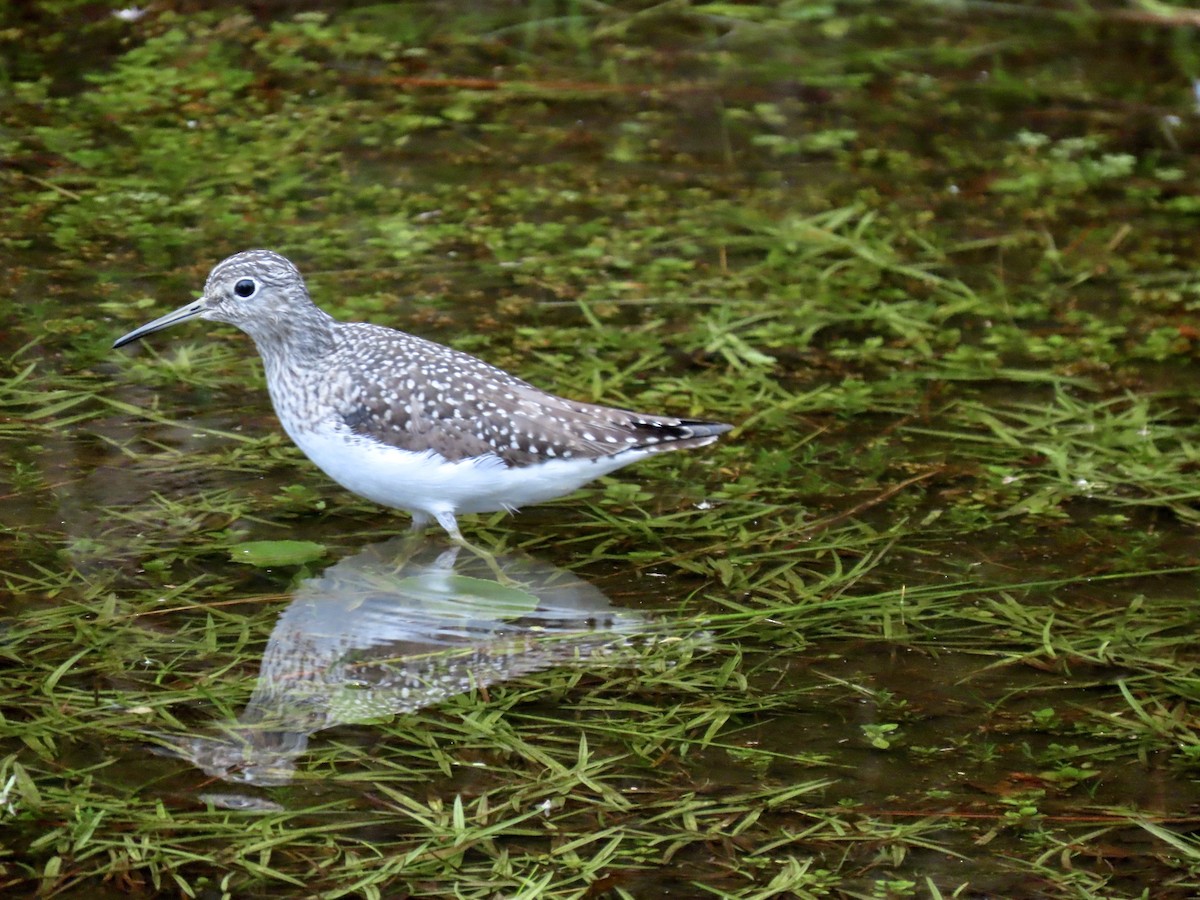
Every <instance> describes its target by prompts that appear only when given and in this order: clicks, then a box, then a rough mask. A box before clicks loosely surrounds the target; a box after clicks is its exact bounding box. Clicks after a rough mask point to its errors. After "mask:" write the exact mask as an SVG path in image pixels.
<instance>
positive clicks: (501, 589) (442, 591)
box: [396, 574, 538, 619]
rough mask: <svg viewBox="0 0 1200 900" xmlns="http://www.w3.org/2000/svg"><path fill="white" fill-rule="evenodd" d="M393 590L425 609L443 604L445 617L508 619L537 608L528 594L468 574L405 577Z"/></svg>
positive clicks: (536, 603) (531, 596) (535, 600)
mask: <svg viewBox="0 0 1200 900" xmlns="http://www.w3.org/2000/svg"><path fill="white" fill-rule="evenodd" d="M396 589H397V591H399V592H400V593H403V594H406V595H409V596H412V597H414V598H419V599H420V601H421V602H422V603H423V604H424V608H425V609H426V610H429V609H431V608H434V607H438V606H442V605H444V607H445V614H446V615H449V616H454V615H460V616H461V615H471V616H477V617H486V618H492V619H511V618H516V617H519V616H523V615H527V614H529V613H531V612H533V611H534V610H535V609H537V606H538V598H537V597H535V596H534V595H533V594H531V593H529V592H528V591H525V590H522V589H521V588H519V587H510V586H509V585H505V584H500V583H499V582H496V581H489V580H488V579H486V578H473V577H471V576H470V575H441V574H439V575H438V576H437V577H436V578H428V577H418V578H405V579H402V580H401V581H400V582H398V583H397V585H396Z"/></svg>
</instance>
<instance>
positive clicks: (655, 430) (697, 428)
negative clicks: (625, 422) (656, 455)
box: [630, 418, 733, 450]
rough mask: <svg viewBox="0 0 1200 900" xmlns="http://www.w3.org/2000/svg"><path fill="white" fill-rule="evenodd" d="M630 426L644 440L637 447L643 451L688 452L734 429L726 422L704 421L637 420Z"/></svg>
mask: <svg viewBox="0 0 1200 900" xmlns="http://www.w3.org/2000/svg"><path fill="white" fill-rule="evenodd" d="M630 424H631V425H632V426H633V427H634V428H635V429H637V433H638V436H639V437H641V438H642V440H641V442H639V443H638V444H637V445H636V446H637V447H638V448H639V449H642V450H686V449H688V448H689V447H703V446H705V445H706V444H711V443H712V442H713V441H715V440H716V439H717V438H718V437H720V436H721V435H722V434H724V433H725V432H727V431H729V430H730V429H731V428H733V426H732V425H726V424H725V423H724V422H706V421H705V420H703V419H665V418H664V419H648V418H636V419H633V420H632V421H631V422H630Z"/></svg>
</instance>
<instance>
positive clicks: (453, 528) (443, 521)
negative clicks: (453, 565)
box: [435, 513, 514, 585]
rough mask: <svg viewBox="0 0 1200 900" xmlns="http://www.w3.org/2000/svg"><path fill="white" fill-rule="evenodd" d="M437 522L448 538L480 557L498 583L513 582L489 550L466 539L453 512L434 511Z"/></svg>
mask: <svg viewBox="0 0 1200 900" xmlns="http://www.w3.org/2000/svg"><path fill="white" fill-rule="evenodd" d="M435 515H436V516H437V520H438V524H439V525H441V526H442V527H443V528H444V529H446V534H448V535H450V540H452V541H454V543H456V544H458V546H460V547H462V548H463V549H464V550H468V551H470V552H471V553H473V554H475V555H476V556H477V557H479V559H481V560H482V561H483V562H484V564H485V565H486V566H487V567H488V568H489V569H490V570H491V572H492V574H493V575H495V576H496V580H497V581H498V582H500V584H506V585H507V584H513V583H514V582H513V580H512V579H511V578H509V577H508V576H507V575H505V574H504V570H503V569H501V568H500V563H499V562H497V561H496V557H495V556H494V555H493V554H492V553H491V552H489V551H487V550H484V549H483V548H482V547H478V546H476V545H475V544H472V543H471V542H470V541H468V540H467V539H466V538H465V537H463V534H462V532H461V531H459V529H458V520H457V519H455V518H454V513H436V514H435Z"/></svg>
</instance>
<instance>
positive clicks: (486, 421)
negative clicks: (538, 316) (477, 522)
mask: <svg viewBox="0 0 1200 900" xmlns="http://www.w3.org/2000/svg"><path fill="white" fill-rule="evenodd" d="M190 319H206V320H209V321H213V322H223V323H226V324H229V325H234V326H236V327H237V328H239V329H241V330H242V331H243V332H245V333H246V334H248V335H249V336H250V338H251V339H252V340H253V341H254V344H255V346H256V347H257V349H258V353H259V355H260V356H261V357H262V361H263V368H264V371H265V373H266V381H267V391H268V393H269V394H270V398H271V403H272V405H273V406H274V408H275V413H276V415H277V416H278V417H279V421H280V423H281V424H282V425H283V429H284V431H286V432H287V434H288V436H289V437H290V438H291V439H292V440H293V441H294V442H295V443H296V445H297V446H298V447H299V448H300V450H301V451H303V453H304V454H305V456H307V457H308V458H309V459H310V460H312V462H314V463H315V464H316V465H317V467H318V468H320V469H321V470H323V471H324V472H325V474H326V475H328V476H329V477H330V478H332V479H333V480H334V481H335V482H337V483H338V484H339V485H341V486H342V487H344V488H346V489H347V490H349V491H351V492H353V493H355V494H358V495H360V496H362V497H366V498H367V499H368V500H371V501H373V502H375V503H378V504H381V505H383V506H388V507H393V508H396V509H401V510H404V511H406V512H408V513H409V514H410V515H411V516H412V524H413V528H414V530H418V531H419V530H423V529H424V528H425V527H426V526H428V525H429V524H430V523H431V522H432V521H436V522H437V523H438V524H439V525H440V526H441V527H442V528H443V529H444V530H445V531H446V533H447V534H448V535H449V537H450V538H451V540H453V541H454V542H455V543H458V544H463V545H466V546H471V545H470V544H468V543H467V541H466V540H465V539H464V538H463V535H462V532H461V530H460V528H459V525H458V516H459V515H461V514H469V513H483V512H495V511H498V510H507V511H509V512H515V511H516V510H517V509H518V508H519V507H522V506H527V505H530V504H537V503H543V502H546V501H549V500H552V499H555V498H558V497H562V496H564V495H566V494H570V493H572V492H574V491H575V490H577V489H579V488H580V487H582V486H583V485H584V484H586V483H588V482H589V481H592V480H593V479H595V478H599V477H600V476H602V475H606V474H608V473H609V472H612V471H614V470H616V469H619V468H621V467H622V466H625V465H628V464H629V463H632V462H636V461H638V460H640V459H645V458H646V457H648V456H653V455H655V454H658V453H662V452H665V451H668V450H683V449H690V448H694V447H703V446H705V445H707V444H711V443H712V442H714V441H716V440H717V438H718V437H719V436H720V435H722V434H724V433H725V432H727V431H729V430H730V429H731V428H732V427H733V426H731V425H728V424H725V423H722V422H714V421H706V420H703V419H685V418H675V417H672V416H664V415H649V414H644V413H638V412H633V411H631V410H626V409H617V408H612V407H607V406H599V405H596V404H593V403H582V402H578V401H574V400H568V399H566V398H563V397H559V396H556V395H554V394H551V393H548V392H546V391H543V390H541V389H539V388H537V387H534V386H533V385H532V384H530V383H528V382H526V381H523V380H521V379H520V378H518V377H516V376H515V375H510V374H509V373H508V372H505V371H504V370H503V369H499V368H497V367H496V366H493V365H490V364H489V363H487V362H484V361H483V360H482V359H478V358H477V357H474V356H471V355H469V354H467V353H463V352H461V351H459V350H455V349H453V348H451V347H447V346H445V345H443V344H438V343H435V342H433V341H430V340H426V339H424V338H421V337H418V336H416V335H412V334H408V333H406V332H403V331H398V330H395V329H392V328H388V327H385V326H382V325H374V324H370V323H366V322H342V321H339V320H337V319H335V318H334V317H333V316H331V315H329V313H327V312H325V311H324V310H323V309H321V308H320V307H319V306H317V305H316V304H315V303H314V302H313V300H312V298H311V297H310V296H309V292H308V288H307V287H306V286H305V283H304V278H303V277H302V276H301V274H300V270H299V269H297V268H296V266H295V265H294V264H293V263H292V262H291V261H290V260H288V259H287V258H286V257H284V256H282V255H280V254H278V253H275V252H273V251H271V250H244V251H242V252H240V253H235V254H234V255H232V256H230V257H228V258H227V259H225V260H223V261H222V262H220V263H218V264H217V265H216V266H214V267H213V269H212V271H211V272H210V273H209V276H208V279H207V281H206V282H205V284H204V293H203V295H202V296H201V297H199V298H198V299H197V300H195V301H194V302H192V303H189V304H187V305H185V306H181V307H180V308H179V309H177V310H175V311H174V312H169V313H167V314H166V315H164V316H161V317H159V318H157V319H155V320H153V321H152V322H147V323H146V324H145V325H142V326H141V327H140V328H136V329H134V330H133V331H131V332H129V333H128V334H126V335H124V336H122V337H120V338H118V339H117V340H116V341H114V342H113V348H114V349H115V348H118V347H123V346H125V345H126V344H130V343H132V342H134V341H137V340H140V339H141V338H144V337H146V336H147V335H150V334H153V333H154V332H157V331H161V330H162V329H164V328H168V327H170V326H172V325H176V324H178V323H180V322H186V321H188V320H190Z"/></svg>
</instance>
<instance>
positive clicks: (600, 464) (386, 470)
mask: <svg viewBox="0 0 1200 900" xmlns="http://www.w3.org/2000/svg"><path fill="white" fill-rule="evenodd" d="M288 431H289V433H291V429H288ZM291 437H292V440H294V441H295V442H296V445H297V446H298V447H299V448H300V449H301V450H303V451H304V455H305V456H307V457H308V458H309V459H311V460H312V461H313V462H314V463H316V464H317V465H318V466H319V467H320V468H321V469H322V471H324V472H325V474H326V475H328V476H329V477H330V478H332V479H333V480H334V481H336V482H337V483H338V484H340V485H341V486H342V487H344V488H346V489H347V490H350V491H353V492H354V493H356V494H359V495H361V496H363V497H366V498H367V499H368V500H373V501H375V502H376V503H380V504H382V505H384V506H392V507H396V508H398V509H403V510H406V511H408V512H410V513H414V514H427V515H431V516H435V517H436V516H438V515H439V514H444V513H449V514H450V515H456V514H458V513H477V512H494V511H496V510H500V509H507V510H514V509H517V508H518V507H521V506H526V505H528V504H532V503H542V502H544V501H546V500H552V499H554V498H555V497H561V496H563V495H564V494H569V493H571V492H572V491H574V490H577V489H578V488H580V487H582V486H583V485H585V484H587V483H588V482H589V481H591V480H592V479H594V478H599V477H600V476H601V475H606V474H608V473H609V472H612V471H613V470H615V469H619V468H621V466H624V465H627V464H629V463H631V462H635V461H636V460H639V459H642V458H644V457H646V456H649V455H650V452H649V451H646V450H626V451H624V452H622V453H617V454H614V455H612V456H605V457H601V458H599V459H550V460H546V461H545V462H542V463H538V464H536V465H532V466H523V467H516V466H511V467H510V466H506V465H505V464H504V463H503V462H502V461H501V460H500V458H499V457H497V456H491V455H489V456H478V457H473V458H471V459H464V460H460V461H458V462H449V461H447V460H446V459H445V458H444V457H442V456H441V455H439V454H437V453H435V452H433V451H431V450H430V451H425V452H420V453H417V452H413V451H410V450H400V449H397V448H395V447H389V446H387V445H386V444H381V443H379V442H377V441H373V440H370V439H369V438H363V437H360V436H358V435H353V434H350V433H349V432H348V431H341V430H338V431H333V430H318V431H301V430H297V431H296V432H295V433H293V434H291Z"/></svg>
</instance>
